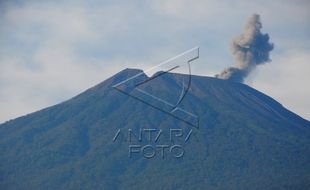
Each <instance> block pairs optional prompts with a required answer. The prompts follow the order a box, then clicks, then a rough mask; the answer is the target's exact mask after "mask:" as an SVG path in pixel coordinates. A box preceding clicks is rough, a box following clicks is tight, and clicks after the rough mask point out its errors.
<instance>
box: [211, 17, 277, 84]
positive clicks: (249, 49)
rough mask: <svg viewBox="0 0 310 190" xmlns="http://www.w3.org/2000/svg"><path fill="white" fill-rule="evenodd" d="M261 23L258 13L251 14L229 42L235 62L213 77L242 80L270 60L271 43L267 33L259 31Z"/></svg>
mask: <svg viewBox="0 0 310 190" xmlns="http://www.w3.org/2000/svg"><path fill="white" fill-rule="evenodd" d="M261 28H262V23H261V21H260V16H259V15H258V14H253V15H252V16H251V17H250V18H249V20H248V22H247V24H246V26H245V29H244V31H243V34H241V35H240V36H238V37H236V38H234V39H233V40H232V43H231V50H232V54H233V55H234V57H235V60H236V64H235V65H234V66H232V67H228V68H226V69H224V70H223V71H222V72H221V73H220V74H217V75H216V76H215V77H217V78H220V79H229V80H233V81H236V82H243V81H244V79H245V77H247V76H248V74H249V73H250V72H251V71H252V70H253V69H254V68H255V67H256V66H257V65H260V64H264V63H267V62H270V61H271V59H270V58H269V52H270V51H271V50H273V48H274V45H273V43H270V42H269V35H268V34H262V33H261V31H260V30H261Z"/></svg>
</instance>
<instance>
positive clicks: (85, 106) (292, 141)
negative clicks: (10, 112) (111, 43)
mask: <svg viewBox="0 0 310 190" xmlns="http://www.w3.org/2000/svg"><path fill="white" fill-rule="evenodd" d="M138 73H141V70H136V69H126V70H123V71H121V72H120V73H118V74H116V75H114V76H113V77H111V78H109V79H107V80H105V81H104V82H102V83H100V84H98V85H97V86H95V87H93V88H90V89H88V90H87V91H85V92H83V93H81V94H80V95H78V96H76V97H74V98H72V99H70V100H68V101H65V102H63V103H61V104H58V105H55V106H52V107H49V108H46V109H43V110H41V111H38V112H35V113H32V114H29V115H26V116H23V117H20V118H17V119H14V120H11V121H8V122H6V123H3V124H1V125H0V152H1V155H0V164H1V165H0V189H309V188H310V148H309V142H310V128H309V127H310V122H309V121H307V120H304V119H302V118H301V117H299V116H298V115H296V114H294V113H292V112H290V111H289V110H287V109H285V108H284V107H283V106H282V105H281V104H279V103H278V102H276V101H275V100H273V99H272V98H270V97H268V96H266V95H264V94H262V93H260V92H258V91H256V90H255V89H253V88H250V87H248V86H246V85H244V84H240V83H234V82H230V81H226V80H220V79H215V78H209V77H201V76H192V78H191V80H192V83H191V87H190V90H189V92H188V94H187V95H186V97H185V99H184V101H182V103H181V107H182V108H184V109H186V110H188V111H190V112H191V113H194V114H196V115H198V116H199V123H200V125H199V128H195V127H192V126H189V125H188V124H186V123H184V122H183V121H181V120H178V119H177V118H174V117H171V115H168V114H166V113H164V112H161V111H160V110H157V109H154V108H152V107H150V106H148V105H146V104H144V103H143V102H140V101H137V100H136V99H134V98H132V97H130V96H127V95H125V94H123V93H121V92H119V91H118V90H116V89H114V88H112V85H115V84H117V83H119V82H121V81H122V80H125V79H127V78H129V77H132V76H134V75H136V74H138ZM141 77H142V78H144V79H145V78H147V76H146V75H141ZM185 77H187V76H186V75H182V74H172V73H167V74H165V75H163V76H162V77H159V78H157V79H156V80H153V81H152V85H151V87H150V86H149V87H147V86H146V87H145V89H148V90H150V91H151V92H154V93H155V94H156V95H158V96H163V97H165V98H167V99H168V100H169V101H170V100H173V99H174V98H175V95H174V94H176V92H179V91H178V90H179V89H180V87H181V85H182V81H183V78H185ZM128 129H130V130H132V132H133V133H134V134H136V136H138V134H139V131H140V129H154V130H155V129H156V130H158V131H159V130H162V131H163V138H160V139H159V140H158V141H157V142H155V141H154V137H153V139H151V140H150V141H149V140H148V139H147V136H146V135H145V136H143V137H142V140H141V141H139V140H137V139H135V138H133V140H132V141H129V140H128V136H127V135H128V133H129V131H128ZM170 129H173V130H174V131H175V132H176V133H177V132H180V131H182V133H183V135H182V136H181V135H180V137H175V136H174V137H175V138H173V140H171V137H170ZM118 131H120V135H119V136H117V138H116V139H114V140H113V138H115V136H116V134H117V132H118ZM158 131H155V132H154V134H155V133H156V132H158ZM190 132H191V133H192V134H191V136H190V138H189V139H188V140H187V141H185V140H184V139H185V138H186V135H188V134H189V133H190ZM174 144H178V145H181V146H182V147H183V149H184V155H183V156H182V157H181V158H175V157H173V152H172V153H171V152H169V150H168V149H169V148H168V149H167V150H166V153H167V154H165V157H164V158H162V157H161V156H160V153H159V151H158V152H157V153H156V155H155V156H154V157H153V158H151V159H147V158H145V157H143V155H142V154H141V151H140V153H133V155H132V157H129V146H130V145H141V146H144V145H152V146H153V147H156V145H169V146H170V147H171V146H172V145H174Z"/></svg>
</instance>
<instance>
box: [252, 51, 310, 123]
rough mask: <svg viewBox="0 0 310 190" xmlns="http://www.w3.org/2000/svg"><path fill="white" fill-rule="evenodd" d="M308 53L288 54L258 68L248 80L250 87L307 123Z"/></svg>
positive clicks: (308, 116)
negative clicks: (301, 117)
mask: <svg viewBox="0 0 310 190" xmlns="http://www.w3.org/2000/svg"><path fill="white" fill-rule="evenodd" d="M309 60H310V51H304V50H298V49H296V50H291V51H289V52H284V53H282V54H279V55H277V56H275V57H274V58H273V62H271V63H269V64H268V65H267V64H266V65H263V66H259V67H258V68H257V69H256V71H255V72H254V73H253V74H252V75H251V76H250V78H249V79H248V83H249V84H250V86H252V87H254V88H256V89H258V90H260V91H262V92H264V93H266V94H268V95H269V96H271V97H273V98H274V99H276V100H278V101H279V102H281V103H282V104H283V105H284V106H285V107H286V108H288V109H289V110H292V111H294V112H295V113H297V114H299V115H301V116H303V117H304V118H306V119H310V109H309V108H310V101H309V97H310V88H309V84H308V83H309V81H310V75H309V73H310V65H309Z"/></svg>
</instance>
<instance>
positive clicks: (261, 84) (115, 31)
mask: <svg viewBox="0 0 310 190" xmlns="http://www.w3.org/2000/svg"><path fill="white" fill-rule="evenodd" d="M309 10H310V2H309V1H301V0H296V1H288V0H275V1H269V0H259V1H246V0H227V1H217V0H196V1H190V0H169V1H164V0H156V1H155V0H154V1H145V2H142V1H115V0H114V1H101V0H90V1H82V0H74V1H73V0H67V1H39V0H28V1H22V0H16V1H6V0H4V1H1V2H0V23H1V27H0V89H1V90H0V106H1V110H0V122H3V121H6V120H8V119H12V118H15V117H18V116H21V115H24V114H27V113H30V112H33V111H36V110H38V109H41V108H44V107H46V106H50V105H53V104H56V103H59V102H62V101H64V100H66V99H68V98H70V97H72V96H74V95H76V94H78V93H80V92H82V91H84V90H85V89H87V88H89V87H91V86H93V85H95V84H97V83H99V82H101V81H103V80H104V79H106V78H107V77H109V76H111V75H113V74H115V73H116V72H118V71H120V70H122V69H124V68H127V67H133V68H141V69H147V68H149V67H151V66H153V65H156V64H157V63H159V62H161V61H163V60H165V59H167V58H170V57H173V56H174V55H176V54H178V53H181V52H183V51H185V50H187V49H190V48H192V47H194V46H200V53H201V57H200V59H199V60H198V61H197V62H196V63H195V65H193V72H194V74H197V75H207V76H213V75H215V74H216V73H219V72H220V71H221V70H222V69H224V68H225V67H227V66H231V65H232V64H234V59H233V56H232V55H231V53H230V49H229V43H230V41H231V39H232V38H233V37H235V36H237V35H239V34H240V33H241V32H242V30H243V27H244V24H245V22H246V20H247V18H248V17H249V16H251V15H252V14H253V13H258V14H260V15H261V20H262V23H263V32H264V33H266V32H267V33H269V35H270V37H271V41H272V42H274V44H275V49H274V51H273V52H271V58H272V60H273V61H272V62H271V63H268V64H265V65H263V66H259V67H258V68H257V69H256V70H255V71H254V72H253V73H252V74H251V75H250V76H249V77H248V79H247V81H246V84H248V85H250V86H252V87H254V88H256V89H258V90H260V91H262V92H264V93H266V94H268V95H269V96H271V97H273V98H275V99H276V100H278V101H279V102H280V103H282V104H283V105H284V106H285V107H287V108H288V109H290V110H292V111H294V112H296V113H298V114H299V115H301V116H303V117H304V118H307V119H310V101H309V97H310V88H309V82H310V63H309V60H310V40H309V34H310V22H309V18H310V11H309Z"/></svg>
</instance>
